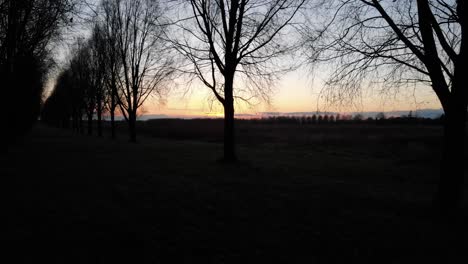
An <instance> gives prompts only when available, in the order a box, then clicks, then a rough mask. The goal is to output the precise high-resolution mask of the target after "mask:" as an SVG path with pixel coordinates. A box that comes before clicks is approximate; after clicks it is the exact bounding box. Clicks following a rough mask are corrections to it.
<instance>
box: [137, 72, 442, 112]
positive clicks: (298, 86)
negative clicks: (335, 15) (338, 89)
mask: <svg viewBox="0 0 468 264" xmlns="http://www.w3.org/2000/svg"><path fill="white" fill-rule="evenodd" d="M310 76H311V73H310V72H309V71H307V70H305V69H300V70H297V71H295V72H291V73H288V74H287V75H285V76H284V77H283V78H282V79H281V81H280V82H278V84H277V85H276V87H275V89H274V93H273V94H272V95H271V99H272V100H271V104H270V105H268V104H266V103H261V104H258V105H254V106H251V107H248V106H246V105H237V107H236V114H254V115H255V114H259V113H261V112H281V113H288V112H316V111H336V112H360V111H363V112H366V111H377V112H387V111H398V110H408V111H409V110H413V111H414V110H417V109H439V108H441V106H440V103H439V102H438V100H437V97H436V96H435V94H434V92H433V91H432V89H431V88H430V87H425V86H422V87H418V88H417V89H412V88H410V89H402V90H400V91H399V92H398V93H396V94H391V95H383V94H381V93H379V91H377V89H370V90H368V91H366V92H365V93H364V95H363V97H362V100H361V101H359V102H356V103H355V105H350V106H343V107H338V106H329V105H326V104H325V102H324V101H323V100H319V101H318V100H317V98H318V95H319V93H320V90H321V87H323V79H324V78H325V77H326V76H322V77H317V76H316V77H315V78H312V77H310ZM211 98H212V97H211V91H210V90H209V89H208V88H206V87H204V86H202V85H200V84H192V85H191V88H189V89H187V87H186V86H185V84H179V85H178V87H175V88H174V89H172V91H171V92H170V95H169V96H168V98H166V100H165V102H163V103H161V102H159V101H158V100H156V99H150V100H148V101H147V102H146V103H145V104H144V108H143V114H145V115H168V116H174V117H178V116H212V117H217V116H219V117H221V116H222V107H221V106H220V105H219V104H217V103H214V104H211V103H210V99H211Z"/></svg>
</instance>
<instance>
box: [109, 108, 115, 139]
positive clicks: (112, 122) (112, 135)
mask: <svg viewBox="0 0 468 264" xmlns="http://www.w3.org/2000/svg"><path fill="white" fill-rule="evenodd" d="M110 115H111V137H112V139H115V138H116V137H115V107H113V108H111V111H110Z"/></svg>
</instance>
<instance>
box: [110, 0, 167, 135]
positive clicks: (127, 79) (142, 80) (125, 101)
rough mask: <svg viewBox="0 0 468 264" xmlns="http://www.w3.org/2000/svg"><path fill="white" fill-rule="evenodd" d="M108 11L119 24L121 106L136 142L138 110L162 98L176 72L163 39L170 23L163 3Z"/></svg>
mask: <svg viewBox="0 0 468 264" xmlns="http://www.w3.org/2000/svg"><path fill="white" fill-rule="evenodd" d="M107 8H109V9H111V10H110V11H108V13H106V14H107V15H109V16H115V17H111V18H109V19H111V23H115V24H113V25H112V26H114V25H115V27H116V28H115V29H112V30H114V31H115V32H113V33H114V34H115V38H116V42H117V48H118V50H117V54H118V59H119V63H120V64H121V67H122V68H121V71H119V73H120V75H119V78H118V79H117V81H118V83H119V85H118V86H117V88H118V97H117V98H118V102H119V104H118V105H119V107H120V110H121V113H122V114H123V116H124V117H125V120H126V121H127V122H128V127H129V136H130V141H132V142H136V119H137V112H138V109H139V108H140V106H141V105H142V104H143V103H144V102H145V100H146V99H147V98H148V97H149V96H151V95H154V94H157V95H160V96H162V95H163V93H164V89H166V88H168V87H167V82H168V81H169V80H170V78H171V76H172V74H173V73H174V68H173V64H174V60H173V57H172V55H171V50H170V49H169V47H168V46H167V44H166V43H165V42H164V41H163V38H162V36H163V34H164V31H165V30H166V26H165V25H166V23H165V22H164V20H163V17H162V11H163V10H162V8H161V7H160V5H159V1H155V0H135V1H122V0H116V1H115V2H113V3H111V4H109V6H107ZM114 20H115V22H112V21H114ZM111 51H112V52H114V51H113V50H112V46H111Z"/></svg>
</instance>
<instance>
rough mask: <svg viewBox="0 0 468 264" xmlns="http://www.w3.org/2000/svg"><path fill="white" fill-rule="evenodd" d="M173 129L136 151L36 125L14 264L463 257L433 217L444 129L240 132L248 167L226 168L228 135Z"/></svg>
mask: <svg viewBox="0 0 468 264" xmlns="http://www.w3.org/2000/svg"><path fill="white" fill-rule="evenodd" d="M170 122H171V121H167V122H166V123H164V122H159V123H158V122H153V123H151V121H150V122H143V123H140V124H139V126H138V129H140V132H141V133H140V134H139V142H138V143H137V144H131V143H128V142H127V141H126V137H124V135H119V136H120V137H119V139H118V140H116V141H113V140H110V139H108V138H97V137H95V136H82V135H76V134H73V133H72V132H71V131H67V130H60V129H55V128H49V127H46V126H43V125H38V126H36V128H35V129H34V130H33V131H32V133H31V135H29V136H28V137H27V138H26V139H25V140H24V141H23V142H21V143H19V144H17V145H16V146H15V147H12V148H11V149H9V150H8V152H7V155H6V156H2V167H1V175H2V177H3V179H4V181H5V183H4V184H2V185H3V186H2V187H3V188H4V192H3V193H7V194H8V199H7V200H6V201H7V204H8V205H9V206H7V209H6V213H5V216H6V219H7V222H8V226H7V227H8V230H9V231H10V232H9V233H11V235H8V236H4V240H7V241H8V242H9V244H10V245H11V246H12V248H13V249H16V250H19V251H20V252H19V253H18V254H17V255H16V257H17V260H18V263H23V262H27V263H33V262H37V261H38V259H41V258H46V259H47V260H49V263H51V262H52V263H116V262H118V263H122V262H125V263H198V262H200V263H439V262H440V258H445V257H446V256H444V255H443V254H447V253H448V254H450V255H451V256H454V255H455V254H464V252H465V251H463V250H465V249H466V248H465V246H466V245H465V244H463V242H462V243H458V241H459V240H458V239H466V237H467V231H466V228H462V229H458V227H457V228H453V227H450V226H447V225H446V224H445V223H443V222H441V221H439V220H437V218H436V217H434V216H433V213H432V210H431V201H432V197H433V194H434V192H435V190H436V184H437V180H438V161H439V159H440V147H441V146H440V137H441V133H442V130H441V128H440V127H438V126H386V127H382V126H375V125H338V126H337V125H324V126H312V125H310V126H299V125H270V126H266V125H254V124H244V125H243V124H240V125H239V126H238V131H237V135H238V142H239V146H238V153H239V157H240V162H239V163H238V164H223V163H219V162H217V159H218V158H219V157H220V156H221V154H222V144H221V142H220V136H221V131H222V130H220V128H219V124H217V123H216V122H214V123H213V122H211V123H207V124H201V123H190V122H184V121H177V122H179V123H170ZM174 122H175V121H174ZM221 128H222V127H221ZM213 131H214V132H213ZM123 132H124V131H122V133H123ZM210 133H211V134H210ZM467 219H468V218H467V217H466V214H465V215H464V216H463V219H462V220H461V223H466V220H467ZM453 224H454V225H457V223H453ZM460 226H462V225H460ZM454 232H456V234H455V235H450V234H454ZM455 240H456V241H455ZM454 245H455V246H454ZM457 247H458V248H457ZM464 257H466V256H464ZM442 263H445V262H442ZM447 263H448V262H447Z"/></svg>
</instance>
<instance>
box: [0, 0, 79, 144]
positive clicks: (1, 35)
mask: <svg viewBox="0 0 468 264" xmlns="http://www.w3.org/2000/svg"><path fill="white" fill-rule="evenodd" d="M74 2H75V1H72V0H36V1H30V0H1V1H0V79H1V82H2V88H3V96H4V98H5V99H4V100H3V103H2V110H3V111H2V114H3V115H4V116H5V117H6V118H5V120H6V121H4V122H6V123H5V125H6V127H8V128H9V129H8V130H7V131H8V132H7V134H8V136H7V137H6V140H7V142H12V140H11V139H12V137H15V136H19V135H20V134H22V133H23V132H25V131H27V130H28V129H29V128H30V127H31V125H32V123H34V121H35V120H36V119H37V117H38V115H39V112H40V105H41V99H42V91H43V86H44V81H45V76H46V73H47V71H48V69H49V68H50V66H51V59H50V56H49V48H50V44H51V42H52V41H54V40H56V39H57V37H58V36H59V34H60V29H61V28H62V27H63V26H64V25H67V24H68V23H69V15H70V14H71V11H72V10H73V9H74V6H75V3H74ZM26 76H27V77H26Z"/></svg>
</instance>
